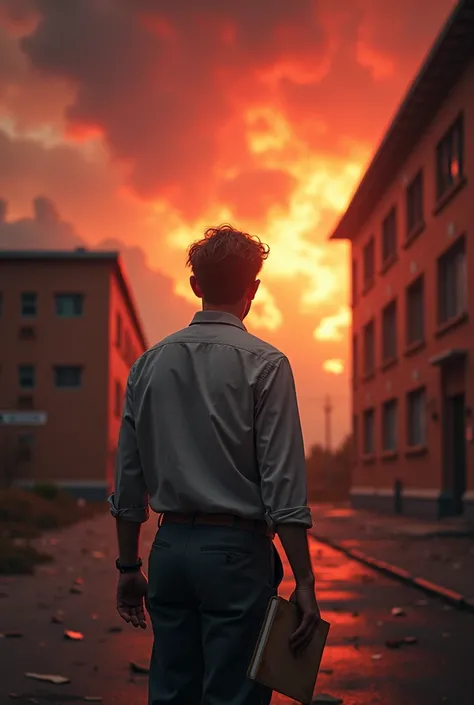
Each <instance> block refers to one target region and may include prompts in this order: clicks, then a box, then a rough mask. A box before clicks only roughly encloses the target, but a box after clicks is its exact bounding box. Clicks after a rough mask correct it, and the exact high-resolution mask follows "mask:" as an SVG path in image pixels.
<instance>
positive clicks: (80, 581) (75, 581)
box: [74, 578, 84, 585]
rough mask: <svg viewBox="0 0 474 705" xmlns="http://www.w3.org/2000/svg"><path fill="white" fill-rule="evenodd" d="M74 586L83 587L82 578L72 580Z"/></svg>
mask: <svg viewBox="0 0 474 705" xmlns="http://www.w3.org/2000/svg"><path fill="white" fill-rule="evenodd" d="M74 585H84V578H74Z"/></svg>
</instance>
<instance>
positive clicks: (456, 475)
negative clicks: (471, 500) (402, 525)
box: [445, 394, 466, 515]
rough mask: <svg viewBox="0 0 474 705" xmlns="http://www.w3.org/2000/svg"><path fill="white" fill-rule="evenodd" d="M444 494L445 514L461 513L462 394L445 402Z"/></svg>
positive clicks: (463, 462) (463, 469)
mask: <svg viewBox="0 0 474 705" xmlns="http://www.w3.org/2000/svg"><path fill="white" fill-rule="evenodd" d="M445 424H446V425H445V433H446V456H445V492H446V495H447V497H446V498H447V499H448V503H447V505H448V506H446V510H447V511H446V513H449V514H451V515H460V514H462V513H463V501H462V498H463V494H464V492H465V491H466V419H465V398H464V394H454V395H452V396H449V397H446V400H445Z"/></svg>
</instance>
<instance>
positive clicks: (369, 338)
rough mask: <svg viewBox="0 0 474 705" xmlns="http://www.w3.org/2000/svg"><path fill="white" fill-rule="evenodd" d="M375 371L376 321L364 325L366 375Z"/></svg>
mask: <svg viewBox="0 0 474 705" xmlns="http://www.w3.org/2000/svg"><path fill="white" fill-rule="evenodd" d="M374 372H375V321H373V320H372V321H370V323H367V325H366V326H364V376H366V377H369V376H370V375H372V374H374Z"/></svg>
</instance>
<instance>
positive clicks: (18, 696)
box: [8, 693, 21, 700]
mask: <svg viewBox="0 0 474 705" xmlns="http://www.w3.org/2000/svg"><path fill="white" fill-rule="evenodd" d="M8 697H9V698H11V699H12V700H19V699H20V698H21V695H20V694H19V693H8Z"/></svg>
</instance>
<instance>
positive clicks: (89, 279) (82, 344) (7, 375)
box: [0, 249, 147, 499]
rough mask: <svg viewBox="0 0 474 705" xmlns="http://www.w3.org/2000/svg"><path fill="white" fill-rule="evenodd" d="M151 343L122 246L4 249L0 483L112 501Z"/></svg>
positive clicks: (0, 267) (0, 259) (0, 266)
mask: <svg viewBox="0 0 474 705" xmlns="http://www.w3.org/2000/svg"><path fill="white" fill-rule="evenodd" d="M146 348H147V341H146V338H145V334H144V332H143V327H142V324H141V322H140V318H139V316H138V313H137V309H136V306H135V303H134V301H133V296H132V292H131V289H130V285H129V283H128V280H127V277H126V274H125V271H124V269H123V265H122V262H121V259H120V256H119V254H118V253H117V252H101V251H92V250H84V249H78V250H75V251H57V252H56V251H54V252H50V251H46V250H44V251H41V250H40V251H1V252H0V483H1V484H2V485H3V486H5V485H7V484H12V483H13V484H19V485H27V486H28V485H31V484H36V483H48V484H49V483H52V484H56V485H59V486H61V487H64V488H65V489H68V490H69V491H71V492H72V493H74V494H75V495H77V496H81V497H84V498H85V499H102V498H105V497H106V495H107V492H108V491H109V488H110V486H111V483H112V479H113V474H114V464H115V453H116V446H117V439H118V432H119V427H120V417H121V411H122V404H123V395H124V390H125V384H126V380H127V375H128V371H129V369H130V367H131V365H132V364H133V362H134V361H135V360H136V358H137V357H139V356H140V355H141V354H142V352H143V351H144V350H145V349H146Z"/></svg>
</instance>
